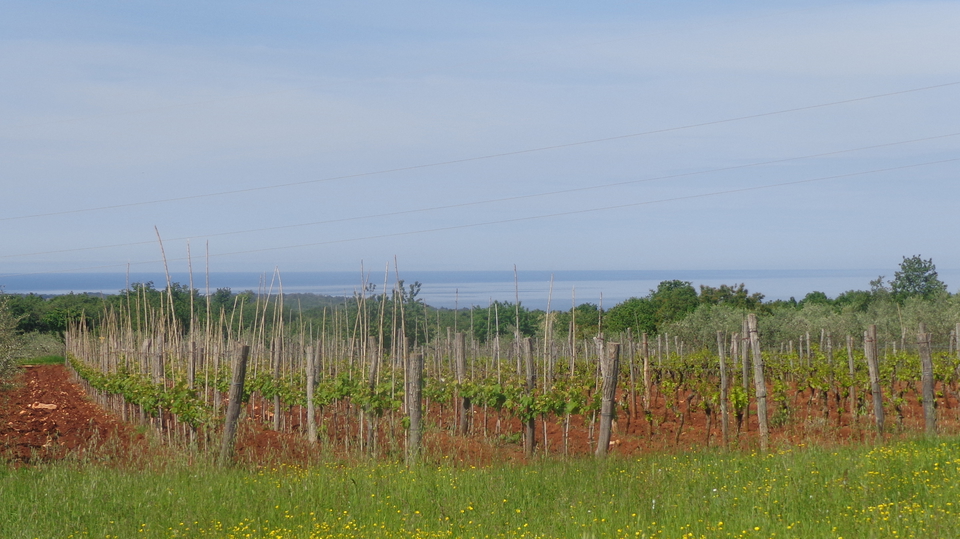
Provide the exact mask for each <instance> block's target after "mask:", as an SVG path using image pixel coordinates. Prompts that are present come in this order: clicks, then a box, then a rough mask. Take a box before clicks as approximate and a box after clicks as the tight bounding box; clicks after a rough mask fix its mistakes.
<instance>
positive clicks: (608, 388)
mask: <svg viewBox="0 0 960 539" xmlns="http://www.w3.org/2000/svg"><path fill="white" fill-rule="evenodd" d="M600 370H601V372H602V374H603V395H602V396H601V400H600V434H599V436H598V438H597V457H605V456H606V455H607V450H608V449H609V446H610V436H611V433H612V430H613V416H614V414H615V411H614V400H615V399H616V394H617V379H618V378H619V374H620V343H615V342H609V343H607V346H606V351H605V353H604V354H603V356H601V357H600Z"/></svg>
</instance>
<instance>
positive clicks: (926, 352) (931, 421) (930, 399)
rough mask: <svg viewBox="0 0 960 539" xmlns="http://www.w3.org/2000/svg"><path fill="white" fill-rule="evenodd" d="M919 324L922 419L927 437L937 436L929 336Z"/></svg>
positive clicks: (918, 344) (918, 341) (918, 346)
mask: <svg viewBox="0 0 960 539" xmlns="http://www.w3.org/2000/svg"><path fill="white" fill-rule="evenodd" d="M926 329H927V328H926V327H924V325H923V324H920V333H919V334H918V335H917V348H919V350H920V367H921V371H922V374H921V378H920V379H921V384H922V385H923V419H924V425H925V427H926V432H927V436H934V435H936V434H937V401H936V396H935V394H934V392H933V384H934V380H933V358H932V357H931V354H930V334H929V333H927V331H926Z"/></svg>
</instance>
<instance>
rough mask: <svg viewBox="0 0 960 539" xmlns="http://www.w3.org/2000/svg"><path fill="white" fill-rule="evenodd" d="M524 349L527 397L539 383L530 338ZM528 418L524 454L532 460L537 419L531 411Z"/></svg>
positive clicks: (526, 419)
mask: <svg viewBox="0 0 960 539" xmlns="http://www.w3.org/2000/svg"><path fill="white" fill-rule="evenodd" d="M522 347H523V362H524V365H525V366H526V375H527V387H526V391H527V395H528V396H532V395H533V390H534V387H535V385H536V383H537V373H536V368H535V366H534V363H533V342H532V341H531V339H530V337H524V339H523V341H522ZM527 414H528V416H527V417H526V418H525V419H524V429H523V454H524V455H525V456H526V457H527V458H530V457H532V456H533V446H534V445H535V443H536V419H535V418H534V417H533V414H532V413H530V411H529V410H528V411H527Z"/></svg>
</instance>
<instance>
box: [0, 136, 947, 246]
mask: <svg viewBox="0 0 960 539" xmlns="http://www.w3.org/2000/svg"><path fill="white" fill-rule="evenodd" d="M956 136H960V132H956V133H948V134H945V135H934V136H930V137H923V138H918V139H910V140H903V141H897V142H887V143H883V144H874V145H871V146H861V147H858V148H847V149H843V150H834V151H831V152H823V153H817V154H810V155H802V156H797V157H785V158H782V159H772V160H769V161H759V162H754V163H744V164H741V165H731V166H727V167H718V168H711V169H706V170H697V171H693V172H683V173H678V174H669V175H664V176H654V177H650V178H640V179H636V180H625V181H620V182H613V183H605V184H601V185H590V186H584V187H574V188H570V189H560V190H556V191H547V192H541V193H531V194H526V195H515V196H509V197H500V198H493V199H486V200H476V201H471V202H458V203H454V204H445V205H441V206H431V207H427V208H415V209H410V210H398V211H392V212H384V213H375V214H369V215H358V216H353V217H342V218H338V219H326V220H323V221H311V222H307V223H295V224H290V225H276V226H269V227H261V228H249V229H245V230H233V231H228V232H216V233H210V234H193V235H190V236H181V237H176V238H168V241H182V240H189V239H194V238H215V237H222V236H233V235H238V234H251V233H254V232H268V231H272V230H289V229H291V228H302V227H307V226H318V225H326V224H333V223H343V222H349V221H362V220H367V219H377V218H381V217H395V216H398V215H409V214H416V213H425V212H430V211H440V210H449V209H455V208H465V207H470V206H480V205H484V204H495V203H499V202H510V201H515V200H527V199H531V198H540V197H545V196H555V195H562V194H568V193H578V192H583V191H593V190H597V189H609V188H611V187H621V186H625V185H633V184H638V183H645V182H652V181H659V180H672V179H680V178H687V177H691V176H699V175H704V174H711V173H714V172H725V171H730V170H740V169H745V168H752V167H759V166H765V165H773V164H778V163H787V162H790V161H799V160H802V159H815V158H820V157H829V156H833V155H841V154H845V153H852V152H859V151H864V150H875V149H878V148H888V147H891V146H899V145H903V144H913V143H917V142H927V141H931V140H937V139H944V138H950V137H956ZM152 243H154V241H153V240H150V241H137V242H128V243H115V244H110V245H97V246H90V247H73V248H70V249H57V250H49V251H37V252H32V253H20V254H5V255H0V259H9V258H23V257H27V256H41V255H50V254H62V253H72V252H80V251H94V250H99V249H116V248H119V247H134V246H137V245H148V244H152Z"/></svg>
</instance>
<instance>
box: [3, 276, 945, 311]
mask: <svg viewBox="0 0 960 539" xmlns="http://www.w3.org/2000/svg"><path fill="white" fill-rule="evenodd" d="M893 273H894V269H888V270H881V269H857V270H749V269H747V270H596V271H594V270H563V271H553V272H551V271H531V270H526V271H522V270H521V271H518V275H517V277H518V281H519V283H518V284H519V293H520V301H521V303H523V304H524V305H526V306H528V307H531V308H541V309H542V308H545V307H546V306H547V302H548V300H549V301H550V302H551V304H552V308H557V309H566V308H569V306H570V305H571V304H572V302H573V301H574V294H575V295H576V299H575V301H576V303H578V304H580V303H600V301H601V294H602V301H603V304H604V306H613V305H615V304H616V303H618V302H621V301H623V300H624V299H627V298H629V297H632V296H644V295H646V294H647V293H648V292H649V291H650V289H652V288H656V286H657V284H658V283H659V282H660V281H664V280H671V279H679V280H682V281H690V282H692V283H693V284H694V286H699V285H700V284H705V285H710V286H718V285H720V284H737V283H744V284H746V287H747V288H748V289H749V290H750V291H751V292H760V293H762V294H764V295H765V299H766V300H776V299H789V298H790V297H795V298H797V299H800V298H802V297H803V296H804V295H806V294H807V293H808V292H812V291H814V290H818V291H821V292H825V293H826V294H827V295H828V296H831V297H834V296H836V295H837V294H840V293H842V292H845V291H847V290H867V289H869V283H870V281H871V280H872V279H876V278H877V276H879V275H885V277H886V278H887V279H892V278H893ZM939 273H940V279H941V280H943V281H944V282H946V283H947V285H948V287H949V290H950V291H952V292H954V291H956V285H955V283H957V282H960V270H940V272H939ZM551 275H552V276H553V294H552V298H551V297H550V296H551V294H550V279H551ZM280 277H281V281H282V283H283V290H284V292H286V293H294V292H310V293H315V294H324V295H330V296H352V295H353V294H354V292H358V293H359V292H360V290H361V286H362V284H361V280H362V279H361V274H360V272H359V271H356V272H347V271H332V272H289V273H283V272H281V274H280ZM209 278H210V288H211V291H215V290H216V289H217V288H230V289H231V290H233V291H234V292H241V291H244V290H252V291H254V292H257V291H261V290H262V291H263V292H267V291H269V290H270V287H271V281H273V274H272V273H265V274H261V273H254V272H212V273H210V275H209ZM400 278H401V279H403V280H404V281H405V282H406V283H413V282H414V281H419V282H421V283H422V285H423V286H422V289H421V292H420V296H419V297H420V298H422V299H423V300H424V301H426V302H427V303H428V304H430V305H433V306H435V307H447V308H453V307H455V306H459V307H469V306H470V305H488V304H489V303H490V301H492V300H499V301H510V302H512V301H514V298H515V297H516V291H515V288H514V274H513V271H433V270H427V271H404V272H401V274H400ZM129 279H130V280H129V282H131V283H134V282H140V283H144V282H148V281H152V282H153V283H154V284H155V285H156V287H157V288H163V287H165V286H166V277H165V276H164V275H163V273H131V274H130V276H129ZM171 279H172V280H173V281H174V282H178V283H181V284H188V283H189V282H190V276H189V274H187V273H180V272H178V273H173V274H171ZM206 279H207V276H206V275H205V274H203V273H194V276H193V284H194V287H195V288H197V289H199V290H200V291H201V293H203V292H205V290H206ZM366 280H367V282H368V283H370V284H372V285H375V288H374V293H380V292H381V291H382V289H383V284H384V273H383V271H378V272H369V273H368V274H367V275H366ZM386 280H387V287H388V288H392V287H393V285H394V282H395V280H396V275H395V274H394V273H393V272H391V273H389V274H388V275H387V276H386ZM127 283H128V281H127V275H126V274H125V273H46V274H34V275H14V276H0V287H2V289H3V291H4V292H5V293H12V294H25V293H37V294H68V293H70V292H76V293H80V292H88V293H102V294H116V293H118V292H119V291H120V290H123V289H125V288H126V286H127ZM272 284H273V290H272V291H273V293H276V292H277V290H278V289H279V284H278V283H277V282H275V281H274V282H273V283H272Z"/></svg>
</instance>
